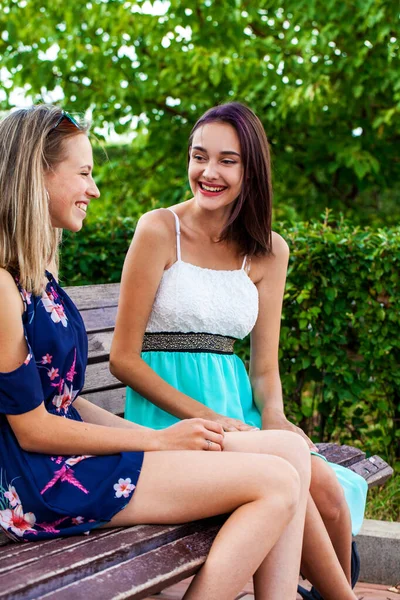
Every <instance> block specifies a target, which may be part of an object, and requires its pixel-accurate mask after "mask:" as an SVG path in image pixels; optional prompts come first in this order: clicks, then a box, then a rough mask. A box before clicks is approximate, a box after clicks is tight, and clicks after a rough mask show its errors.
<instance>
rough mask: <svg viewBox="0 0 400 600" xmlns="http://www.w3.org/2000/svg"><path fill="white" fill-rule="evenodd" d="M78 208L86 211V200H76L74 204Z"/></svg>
mask: <svg viewBox="0 0 400 600" xmlns="http://www.w3.org/2000/svg"><path fill="white" fill-rule="evenodd" d="M75 206H77V207H78V208H80V209H81V210H83V212H86V211H87V204H86V202H77V203H76V205H75Z"/></svg>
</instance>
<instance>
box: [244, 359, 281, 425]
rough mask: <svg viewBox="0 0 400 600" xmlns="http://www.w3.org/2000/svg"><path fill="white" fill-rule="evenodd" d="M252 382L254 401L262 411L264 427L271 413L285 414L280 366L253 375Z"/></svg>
mask: <svg viewBox="0 0 400 600" xmlns="http://www.w3.org/2000/svg"><path fill="white" fill-rule="evenodd" d="M251 384H252V388H253V395H254V401H255V403H256V406H257V408H258V410H259V411H260V413H261V417H262V422H263V427H264V423H265V422H266V421H267V420H268V418H269V417H270V415H272V414H274V415H282V416H284V405H283V398H282V384H281V379H280V376H279V370H278V368H276V369H271V370H270V371H266V372H265V373H263V374H261V375H254V376H252V377H251Z"/></svg>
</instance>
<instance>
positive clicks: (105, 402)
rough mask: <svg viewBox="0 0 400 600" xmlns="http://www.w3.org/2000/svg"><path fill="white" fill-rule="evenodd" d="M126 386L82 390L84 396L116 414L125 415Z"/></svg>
mask: <svg viewBox="0 0 400 600" xmlns="http://www.w3.org/2000/svg"><path fill="white" fill-rule="evenodd" d="M125 389H126V388H125V386H123V385H122V384H121V387H119V388H116V389H113V390H105V391H100V392H99V391H96V392H92V393H85V392H82V396H83V397H84V398H85V399H86V400H89V401H90V402H93V404H96V406H100V407H101V408H104V409H105V410H108V411H110V412H112V413H113V414H114V415H119V416H123V414H124V411H125Z"/></svg>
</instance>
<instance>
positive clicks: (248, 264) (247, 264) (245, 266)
mask: <svg viewBox="0 0 400 600" xmlns="http://www.w3.org/2000/svg"><path fill="white" fill-rule="evenodd" d="M250 268H251V256H250V258H249V257H248V255H247V254H246V256H245V257H244V259H243V264H242V270H243V271H244V272H245V273H246V274H247V275H249V276H250Z"/></svg>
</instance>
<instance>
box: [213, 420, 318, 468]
mask: <svg viewBox="0 0 400 600" xmlns="http://www.w3.org/2000/svg"><path fill="white" fill-rule="evenodd" d="M224 450H225V451H228V452H254V453H261V454H267V455H271V456H279V457H280V458H283V459H285V460H287V461H288V462H289V463H290V464H292V465H293V466H294V467H295V468H296V470H297V471H298V472H299V474H300V475H301V476H302V477H304V478H306V479H309V477H310V451H309V448H308V446H307V443H306V442H305V440H304V439H303V438H302V437H301V436H300V435H299V434H298V433H295V432H292V431H285V430H267V431H265V430H263V431H240V432H235V433H226V434H225V439H224Z"/></svg>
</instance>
